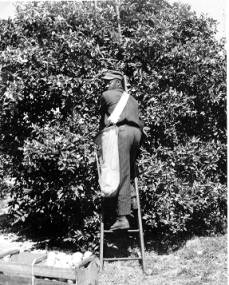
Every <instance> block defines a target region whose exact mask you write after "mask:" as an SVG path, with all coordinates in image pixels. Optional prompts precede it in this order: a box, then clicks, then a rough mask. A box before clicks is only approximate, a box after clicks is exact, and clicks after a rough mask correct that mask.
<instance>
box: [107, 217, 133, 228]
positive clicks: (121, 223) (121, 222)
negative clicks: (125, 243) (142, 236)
mask: <svg viewBox="0 0 229 285" xmlns="http://www.w3.org/2000/svg"><path fill="white" fill-rule="evenodd" d="M129 228H130V224H129V222H128V220H127V218H126V216H122V217H118V219H117V220H116V222H115V223H114V224H113V225H112V226H111V227H110V230H112V231H115V230H127V229H129Z"/></svg>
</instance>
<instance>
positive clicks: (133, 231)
mask: <svg viewBox="0 0 229 285" xmlns="http://www.w3.org/2000/svg"><path fill="white" fill-rule="evenodd" d="M134 188H135V191H136V200H137V219H138V228H137V229H128V230H126V231H127V232H128V233H139V241H140V249H141V257H110V258H104V235H105V234H112V233H114V232H115V231H113V230H106V229H104V214H103V210H102V211H101V217H100V264H101V269H103V264H104V261H115V260H123V261H125V260H140V261H141V265H142V269H143V272H144V273H145V272H146V271H145V251H144V236H143V227H142V217H141V207H140V199H139V190H138V178H137V177H135V178H134ZM122 231H124V230H122Z"/></svg>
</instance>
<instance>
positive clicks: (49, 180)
mask: <svg viewBox="0 0 229 285" xmlns="http://www.w3.org/2000/svg"><path fill="white" fill-rule="evenodd" d="M17 11H18V13H17V17H16V19H15V20H8V21H2V25H1V27H0V29H1V31H0V34H1V41H0V42H1V44H0V49H1V62H2V66H3V67H2V71H3V76H2V81H1V98H0V100H1V115H0V117H1V146H2V149H3V152H4V153H6V154H7V155H10V156H11V157H12V158H13V163H14V164H13V165H14V168H13V175H14V176H16V177H17V183H16V185H15V187H14V188H13V190H12V195H13V199H12V202H11V208H12V213H14V215H17V219H16V222H21V221H23V222H25V223H29V224H30V225H31V224H32V225H33V226H34V227H35V228H38V229H39V230H41V229H44V230H45V231H46V230H47V225H48V228H49V229H50V230H51V231H53V230H54V229H56V227H57V226H60V225H61V228H62V229H63V232H62V234H64V236H65V238H66V240H69V239H70V240H73V241H74V240H75V241H81V242H79V243H78V244H79V246H83V245H85V243H86V242H87V243H89V242H91V243H92V244H94V242H95V239H96V235H95V232H96V229H97V226H98V209H99V188H98V183H97V177H96V171H95V161H94V144H93V140H94V137H95V135H96V133H97V131H98V120H99V110H98V98H99V94H100V93H101V92H102V88H101V86H102V82H101V80H100V77H99V75H100V74H101V72H102V71H103V70H104V69H121V70H122V71H123V72H125V73H126V74H127V76H128V78H129V82H130V92H131V94H133V95H134V96H135V97H136V98H137V99H138V101H139V102H140V106H141V113H142V119H143V120H144V123H145V126H146V128H147V129H148V137H147V138H146V139H145V141H144V143H143V146H142V153H141V157H140V158H139V165H140V172H141V175H140V181H141V200H142V204H143V210H144V215H143V219H144V222H145V229H146V230H147V231H154V232H158V233H161V234H162V235H163V236H164V237H165V236H167V235H168V236H170V237H171V235H175V236H177V235H179V234H183V233H184V232H189V233H199V232H200V231H201V232H202V233H205V232H206V231H207V232H223V230H224V226H225V220H226V185H225V184H226V103H225V100H226V99H225V98H226V95H225V94H226V67H225V50H224V42H223V41H221V42H218V41H217V40H215V38H214V35H215V25H216V24H215V22H214V20H212V19H209V18H205V17H203V16H201V17H197V15H196V14H195V13H194V12H192V11H191V10H190V7H188V6H185V5H178V4H174V5H169V4H168V3H167V2H166V1H163V0H157V1H146V0H142V1H136V0H126V1H124V2H123V4H122V5H121V6H120V20H121V27H122V34H123V37H122V41H121V42H120V41H119V37H118V27H117V16H116V13H115V6H114V4H112V3H111V2H102V3H99V4H98V6H97V8H96V7H94V6H93V3H91V2H88V3H75V2H54V3H49V2H35V3H26V4H23V5H22V4H21V6H18V10H17ZM63 225H64V226H63Z"/></svg>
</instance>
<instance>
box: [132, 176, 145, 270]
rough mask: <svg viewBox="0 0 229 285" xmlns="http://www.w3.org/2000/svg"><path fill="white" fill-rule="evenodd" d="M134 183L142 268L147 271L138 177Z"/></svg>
mask: <svg viewBox="0 0 229 285" xmlns="http://www.w3.org/2000/svg"><path fill="white" fill-rule="evenodd" d="M134 185H135V191H136V199H137V205H138V227H139V238H140V245H141V255H142V269H143V272H144V273H145V272H146V270H145V269H146V267H145V246H144V236H143V227H142V215H141V207H140V198H139V191H138V178H137V177H135V178H134Z"/></svg>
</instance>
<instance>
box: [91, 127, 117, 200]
mask: <svg viewBox="0 0 229 285" xmlns="http://www.w3.org/2000/svg"><path fill="white" fill-rule="evenodd" d="M99 141H100V145H99V147H100V149H99V151H98V152H97V154H98V156H97V168H98V176H99V185H100V189H101V192H102V194H103V196H105V197H113V196H115V195H116V194H117V191H118V186H119V183H120V169H119V152H118V127H117V126H116V125H113V126H110V127H108V128H105V129H104V130H103V132H102V133H101V134H99Z"/></svg>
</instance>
